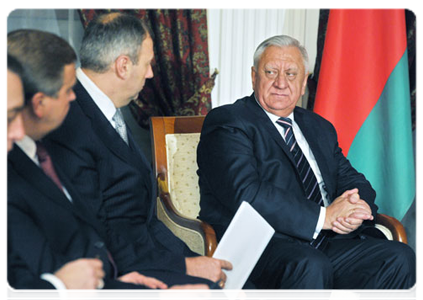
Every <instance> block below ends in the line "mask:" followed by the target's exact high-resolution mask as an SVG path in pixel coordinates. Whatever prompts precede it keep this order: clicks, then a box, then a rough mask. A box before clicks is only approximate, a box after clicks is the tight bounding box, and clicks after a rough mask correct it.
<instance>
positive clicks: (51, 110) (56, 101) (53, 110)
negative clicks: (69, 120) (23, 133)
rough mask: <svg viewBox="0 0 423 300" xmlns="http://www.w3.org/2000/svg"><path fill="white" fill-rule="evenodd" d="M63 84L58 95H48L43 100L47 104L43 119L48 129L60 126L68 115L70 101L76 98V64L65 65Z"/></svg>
mask: <svg viewBox="0 0 423 300" xmlns="http://www.w3.org/2000/svg"><path fill="white" fill-rule="evenodd" d="M63 75H64V76H63V85H62V87H61V88H60V90H59V93H58V94H57V97H49V96H46V97H45V99H44V100H43V105H44V106H45V117H44V118H43V121H44V122H45V124H46V127H47V131H48V132H49V131H52V130H54V129H56V128H58V127H59V126H60V125H61V124H62V122H63V121H64V119H65V118H66V115H67V114H68V111H69V107H70V102H71V101H73V100H75V98H76V96H75V93H74V92H73V86H74V85H75V83H76V76H75V64H69V65H66V66H65V67H64V72H63Z"/></svg>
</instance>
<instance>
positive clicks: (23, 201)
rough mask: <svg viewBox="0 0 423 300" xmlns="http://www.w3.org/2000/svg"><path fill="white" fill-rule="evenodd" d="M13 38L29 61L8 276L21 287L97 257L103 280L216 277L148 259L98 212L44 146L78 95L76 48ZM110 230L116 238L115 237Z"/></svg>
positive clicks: (127, 283) (11, 191)
mask: <svg viewBox="0 0 423 300" xmlns="http://www.w3.org/2000/svg"><path fill="white" fill-rule="evenodd" d="M7 46H8V53H9V54H11V55H13V56H14V57H15V58H17V59H18V60H19V62H20V63H21V64H22V66H23V69H24V74H25V75H24V77H23V79H24V90H25V101H26V105H25V108H24V109H23V111H22V117H23V121H24V127H25V133H26V135H25V136H24V137H23V139H22V140H21V141H18V142H16V144H17V145H18V146H17V147H14V149H13V150H12V151H11V152H10V153H9V155H8V251H9V256H8V257H9V260H10V261H9V263H8V278H9V279H11V281H10V284H11V285H12V286H13V287H23V285H24V284H22V280H27V278H28V276H26V275H28V273H29V274H30V275H32V276H33V277H35V278H36V277H39V276H41V274H45V273H55V272H56V271H57V270H58V269H59V268H62V267H63V266H64V265H66V264H67V263H68V262H70V261H73V260H77V259H80V258H97V259H99V260H101V264H102V267H103V270H104V274H102V271H101V270H100V273H99V274H97V275H96V276H97V278H98V279H101V277H102V276H103V275H104V287H105V288H120V289H123V288H146V287H150V288H166V287H167V286H172V285H175V284H184V283H203V284H202V285H200V287H202V288H206V287H207V286H208V285H209V284H210V285H211V284H212V283H211V282H210V281H208V280H205V279H203V278H195V277H190V276H187V275H186V274H184V273H182V272H179V273H178V272H175V271H173V270H169V269H167V268H165V267H162V266H159V267H157V268H154V266H151V265H149V266H145V265H144V264H143V261H144V260H145V258H144V257H143V258H142V259H141V257H139V256H138V254H137V253H136V251H135V250H134V248H133V246H132V245H131V244H130V243H122V242H119V236H118V235H117V234H115V233H114V232H113V230H111V229H106V228H105V227H104V226H103V224H102V223H101V222H99V221H98V220H97V218H96V216H95V215H94V214H93V213H92V211H91V210H90V208H89V207H88V206H87V204H86V202H85V201H84V200H83V199H82V198H80V196H79V194H78V193H77V191H76V190H75V189H74V188H73V187H72V184H71V183H70V182H69V181H68V180H67V178H66V176H65V174H64V173H63V172H61V170H60V168H58V167H57V166H56V165H55V164H54V163H53V162H54V159H52V158H51V157H50V156H49V154H48V152H47V151H46V149H45V147H44V146H43V143H42V141H41V140H42V138H43V137H44V136H45V135H46V134H48V133H49V132H50V131H52V130H54V129H56V128H57V127H58V126H60V124H61V123H62V122H63V120H64V118H65V117H66V114H67V112H68V110H69V104H70V102H71V101H73V100H74V99H75V94H74V92H73V90H72V88H73V86H74V84H75V81H76V78H75V60H76V55H75V52H74V51H73V49H72V48H71V47H70V46H69V45H68V44H67V43H66V41H64V40H63V39H61V38H59V37H57V36H55V35H53V34H50V33H46V32H41V31H36V30H18V31H14V32H11V33H9V35H8V45H7ZM109 236H110V237H111V240H114V241H117V242H116V243H110V242H109V240H108V237H109ZM147 255H148V253H147ZM139 272H142V273H143V275H141V274H140V273H139ZM22 274H25V276H21V275H22ZM56 274H57V273H56ZM145 275H147V276H151V277H147V276H145ZM156 278H159V279H160V280H158V279H156ZM97 281H98V282H97V284H98V283H100V282H101V281H99V280H97ZM100 287H101V286H100ZM189 287H191V286H189ZM196 287H198V286H196Z"/></svg>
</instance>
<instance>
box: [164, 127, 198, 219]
mask: <svg viewBox="0 0 423 300" xmlns="http://www.w3.org/2000/svg"><path fill="white" fill-rule="evenodd" d="M199 141H200V133H178V134H166V153H167V176H168V189H169V194H170V197H171V198H172V202H173V205H175V208H176V209H177V211H178V212H179V213H180V214H181V215H183V216H185V217H188V218H191V219H196V218H197V217H198V214H199V212H200V190H199V187H198V175H197V169H198V166H197V145H198V142H199Z"/></svg>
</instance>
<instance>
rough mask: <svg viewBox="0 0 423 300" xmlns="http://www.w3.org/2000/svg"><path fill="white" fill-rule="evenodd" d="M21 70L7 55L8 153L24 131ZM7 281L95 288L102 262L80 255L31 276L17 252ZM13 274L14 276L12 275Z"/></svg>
mask: <svg viewBox="0 0 423 300" xmlns="http://www.w3.org/2000/svg"><path fill="white" fill-rule="evenodd" d="M22 75H23V69H22V66H21V65H20V63H19V62H18V61H17V60H16V59H15V58H13V57H12V56H10V55H8V56H7V152H9V151H10V150H12V148H13V144H14V143H15V142H16V141H20V140H21V139H22V138H23V137H24V135H25V130H24V127H23V122H22V110H23V108H24V90H23V83H22V79H21V78H22ZM8 265H9V267H8V269H9V270H11V269H12V268H13V272H10V271H9V272H8V281H9V283H11V284H12V285H13V286H14V287H16V288H18V289H19V288H24V289H50V288H68V289H95V288H96V287H97V286H99V285H101V284H102V278H103V277H104V271H103V263H102V262H101V260H99V259H97V258H90V259H88V258H85V259H83V258H81V259H77V260H75V261H71V262H68V263H66V264H65V265H64V266H63V267H61V268H60V269H59V270H57V271H56V272H55V273H54V274H49V273H44V274H42V275H41V276H34V274H32V273H31V272H30V270H29V268H28V266H27V265H26V264H25V263H24V261H23V260H22V259H20V257H19V256H18V255H17V253H14V252H9V253H8ZM14 277H16V278H14Z"/></svg>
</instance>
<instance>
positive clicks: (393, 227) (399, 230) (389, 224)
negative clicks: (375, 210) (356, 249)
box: [376, 214, 407, 244]
mask: <svg viewBox="0 0 423 300" xmlns="http://www.w3.org/2000/svg"><path fill="white" fill-rule="evenodd" d="M380 226H382V227H385V228H386V229H388V230H389V231H390V232H391V234H392V239H393V240H394V241H398V242H402V243H404V244H407V234H406V232H405V229H404V226H403V225H402V224H401V222H400V221H398V220H397V219H395V218H394V217H390V216H387V215H384V214H377V216H376V227H377V228H378V229H380V230H381V231H382V232H384V230H383V229H381V227H380Z"/></svg>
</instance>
